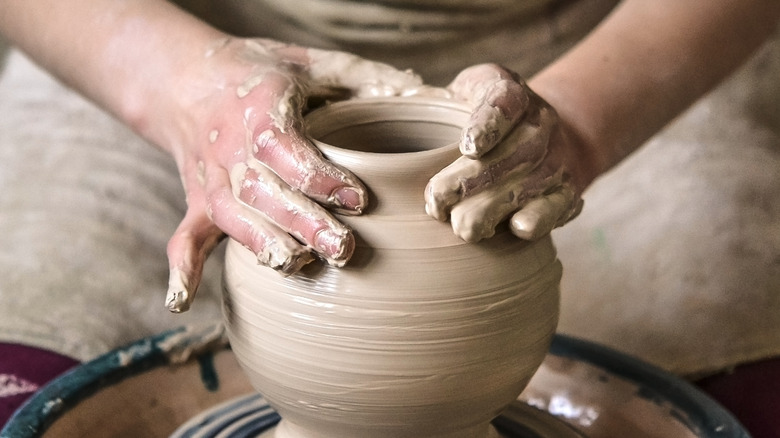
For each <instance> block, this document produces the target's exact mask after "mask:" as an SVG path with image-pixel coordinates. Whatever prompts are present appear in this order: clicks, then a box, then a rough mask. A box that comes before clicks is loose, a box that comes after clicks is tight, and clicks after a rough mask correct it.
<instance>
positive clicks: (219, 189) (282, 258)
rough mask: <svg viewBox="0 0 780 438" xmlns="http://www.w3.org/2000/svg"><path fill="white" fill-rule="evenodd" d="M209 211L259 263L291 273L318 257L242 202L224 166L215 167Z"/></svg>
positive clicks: (210, 181) (210, 180)
mask: <svg viewBox="0 0 780 438" xmlns="http://www.w3.org/2000/svg"><path fill="white" fill-rule="evenodd" d="M206 184H207V186H206V192H207V194H208V206H207V212H208V214H209V216H210V217H211V220H212V221H213V222H214V224H215V225H216V226H218V227H219V228H220V229H221V230H222V231H224V232H225V233H226V234H227V235H229V236H230V237H231V238H233V239H234V240H236V241H238V242H240V243H241V244H242V245H244V246H245V247H247V248H248V249H249V250H250V251H252V252H253V253H254V254H255V255H256V256H257V262H258V263H259V264H261V265H264V266H268V267H270V268H272V269H275V270H277V271H279V272H280V273H282V274H285V275H289V274H292V273H294V272H297V271H298V270H299V269H300V268H301V267H303V266H304V265H306V264H307V263H309V262H311V261H312V260H314V258H313V257H312V255H311V252H310V250H309V249H308V248H306V247H305V246H303V245H302V244H300V243H299V242H298V241H296V240H295V239H294V238H293V237H292V236H290V235H289V234H288V233H286V232H284V231H283V230H281V229H280V228H279V227H277V226H276V225H274V224H273V223H271V222H270V221H269V220H268V219H267V218H266V217H265V216H263V215H262V214H260V213H258V212H256V211H255V210H253V209H252V208H249V207H247V206H246V205H245V204H243V203H241V202H239V201H238V200H237V199H236V198H235V197H234V195H233V189H232V187H231V185H230V179H229V176H228V175H227V173H226V172H225V171H224V170H222V169H212V170H211V171H210V172H209V177H208V178H207V182H206Z"/></svg>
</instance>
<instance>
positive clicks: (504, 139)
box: [425, 64, 582, 242]
mask: <svg viewBox="0 0 780 438" xmlns="http://www.w3.org/2000/svg"><path fill="white" fill-rule="evenodd" d="M448 89H449V90H450V91H451V93H452V94H453V97H454V98H456V99H461V100H464V101H466V102H468V103H469V104H470V105H471V106H472V108H473V112H472V115H471V118H470V120H469V122H468V124H467V126H466V127H465V128H464V129H463V133H462V135H461V140H460V150H461V153H462V156H461V157H460V158H459V159H457V160H456V161H455V162H453V163H452V164H451V165H449V166H448V167H446V168H445V169H443V170H442V171H441V172H439V173H438V174H437V175H435V176H434V177H433V178H431V180H430V182H429V184H428V186H427V187H426V190H425V202H426V205H425V208H426V211H427V212H428V214H429V215H431V216H432V217H434V218H436V219H438V220H441V221H445V220H447V218H448V217H449V219H450V222H451V223H452V228H453V231H454V232H455V234H457V235H458V236H460V237H461V238H462V239H464V240H466V241H468V242H477V241H479V240H481V239H484V238H488V237H491V236H492V235H493V234H494V233H495V229H496V226H497V225H498V224H499V223H501V222H503V221H504V220H505V219H507V218H510V216H511V219H510V221H509V227H510V229H511V231H512V233H514V234H515V235H516V236H517V237H520V238H522V239H527V240H534V239H538V238H539V237H542V236H544V235H546V234H548V233H549V232H550V231H551V230H552V229H553V228H555V227H557V226H560V225H562V224H564V223H566V222H567V221H568V220H570V219H572V218H573V217H574V216H576V215H577V213H578V212H579V210H580V209H581V207H582V201H581V199H580V194H581V189H580V188H578V187H576V186H575V185H574V184H573V183H572V178H571V174H570V171H571V170H572V167H573V164H574V163H572V161H573V160H572V157H571V153H570V152H569V151H568V149H570V148H569V145H568V144H567V136H566V135H565V133H564V132H563V131H562V130H561V129H560V124H559V120H558V116H557V115H556V112H555V111H554V109H553V108H552V107H550V105H548V104H547V103H546V102H545V101H544V100H543V99H542V98H540V97H539V96H537V95H536V94H534V93H533V91H531V90H530V89H529V88H528V86H527V85H526V84H525V83H524V82H523V81H522V80H521V79H520V78H519V77H518V76H517V75H516V74H515V73H514V72H511V71H509V70H507V69H504V68H502V67H500V66H498V65H495V64H482V65H477V66H473V67H470V68H467V69H466V70H464V71H462V72H461V73H460V74H459V75H458V76H457V77H456V78H455V80H454V81H453V82H452V83H451V84H450V85H449V86H448Z"/></svg>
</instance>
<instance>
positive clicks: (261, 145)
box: [252, 128, 368, 214]
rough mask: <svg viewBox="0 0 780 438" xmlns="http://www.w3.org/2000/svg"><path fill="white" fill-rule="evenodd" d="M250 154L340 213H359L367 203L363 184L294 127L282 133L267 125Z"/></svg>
mask: <svg viewBox="0 0 780 438" xmlns="http://www.w3.org/2000/svg"><path fill="white" fill-rule="evenodd" d="M252 154H253V156H254V157H255V158H256V159H257V160H259V161H260V162H261V163H264V164H265V165H266V166H268V167H269V168H271V169H274V171H275V172H276V174H277V175H278V176H279V177H280V178H281V179H282V180H284V181H285V182H286V183H287V184H288V185H289V186H291V187H295V188H296V189H298V190H300V191H301V192H303V193H304V194H305V195H306V196H308V197H310V198H312V199H314V200H315V201H317V202H319V203H321V204H323V205H327V206H329V207H333V208H335V209H337V210H338V211H339V212H341V213H347V214H359V213H361V212H362V211H363V209H364V208H365V207H366V205H367V203H368V195H367V190H366V188H365V186H364V185H363V183H361V182H360V180H359V179H357V177H355V176H354V175H352V174H351V173H350V172H348V171H346V170H344V169H342V168H341V167H338V166H336V165H335V164H333V163H331V162H329V161H328V160H326V159H325V157H323V156H322V154H321V153H320V152H319V150H317V148H315V147H314V145H312V144H311V143H310V142H309V141H308V140H307V139H305V138H303V137H302V136H301V135H300V134H299V132H298V131H297V130H295V131H291V132H288V133H283V132H280V131H279V130H278V129H276V128H269V129H265V130H263V131H261V132H260V133H259V134H258V135H257V137H256V140H255V142H254V147H253V151H252Z"/></svg>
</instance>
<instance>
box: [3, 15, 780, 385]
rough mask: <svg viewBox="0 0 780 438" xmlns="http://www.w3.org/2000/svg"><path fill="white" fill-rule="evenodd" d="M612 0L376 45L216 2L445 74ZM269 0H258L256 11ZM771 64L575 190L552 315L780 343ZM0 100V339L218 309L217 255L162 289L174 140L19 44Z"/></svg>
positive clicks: (138, 326)
mask: <svg viewBox="0 0 780 438" xmlns="http://www.w3.org/2000/svg"><path fill="white" fill-rule="evenodd" d="M195 3H208V2H197V1H195ZM266 3H267V4H266ZM310 3H312V4H314V3H323V4H324V1H322V0H321V1H320V2H316V1H314V0H311V1H310ZM338 3H347V2H346V0H344V1H340V2H338ZM349 3H353V2H349ZM385 3H387V4H390V2H385ZM404 3H410V2H404ZM463 3H464V4H465V3H467V2H463ZM486 3H491V2H486ZM530 3H533V4H541V3H540V2H538V1H533V2H530ZM614 3H615V1H614V0H584V1H580V2H570V1H553V0H551V1H549V2H544V4H543V5H542V6H539V9H536V10H538V11H539V14H538V15H537V17H536V18H533V19H532V18H528V17H527V16H523V18H522V19H519V18H518V22H516V23H515V22H513V21H507V22H503V23H501V25H497V26H494V27H492V28H491V32H488V33H486V32H484V29H475V30H474V34H473V35H469V36H468V37H467V38H463V39H462V40H459V41H458V42H457V43H456V44H451V45H448V46H445V47H443V48H436V49H434V48H433V47H432V45H431V44H427V43H426V42H425V41H417V42H415V44H410V45H409V47H407V48H405V49H404V50H398V49H397V46H396V47H395V48H390V49H386V50H383V49H382V48H380V47H376V46H371V45H360V44H357V43H355V42H350V41H346V39H345V38H342V41H338V39H337V38H334V37H333V36H332V35H331V36H328V34H327V32H325V31H323V30H322V29H320V30H318V31H312V32H308V33H307V32H301V29H300V28H299V27H296V26H295V22H296V20H298V21H300V20H302V19H301V18H296V17H294V16H289V13H288V17H287V19H284V20H282V19H274V18H273V17H275V16H276V17H277V18H278V16H279V14H282V15H283V14H285V10H283V9H284V7H283V5H282V2H281V1H270V0H266V2H264V1H261V0H256V1H255V2H244V1H229V2H225V3H224V8H225V9H230V8H233V9H234V10H238V11H240V12H241V13H242V14H243V15H241V16H240V17H243V19H244V21H241V20H233V21H234V22H233V23H228V20H226V19H224V17H222V18H218V20H217V21H219V22H220V23H221V24H222V25H224V26H227V25H228V24H232V25H235V26H237V27H239V28H242V29H243V30H244V32H245V33H248V32H250V31H254V29H251V28H250V26H248V25H247V23H250V22H252V23H255V24H256V25H258V24H259V25H260V27H261V28H263V29H264V32H265V33H264V34H263V36H268V37H275V38H277V39H280V40H289V41H295V42H299V43H304V44H314V45H318V46H324V47H337V46H338V45H339V44H340V43H343V44H344V45H345V46H346V48H348V49H350V50H354V51H357V52H359V53H360V54H363V55H366V56H370V57H373V58H377V59H380V60H384V61H388V62H391V63H393V64H395V65H397V66H399V67H412V68H415V69H417V70H418V71H419V72H420V73H421V74H422V75H423V76H424V77H425V78H426V79H427V80H429V81H431V82H435V83H445V82H447V81H448V80H450V79H451V78H452V77H453V76H454V75H455V74H456V73H457V71H458V70H459V69H461V68H463V67H466V66H468V65H472V64H475V63H479V62H486V61H496V62H501V63H503V64H506V65H508V66H510V67H513V68H515V69H516V70H518V71H519V72H521V73H522V74H524V75H526V76H528V75H530V74H532V73H533V72H534V71H536V70H538V69H539V68H540V67H541V66H543V65H544V64H545V63H547V62H549V61H551V60H552V59H553V58H554V57H556V56H558V55H559V54H560V53H561V52H562V51H564V50H565V49H566V48H568V47H569V46H571V45H572V44H573V43H574V42H575V41H576V40H577V39H578V38H580V37H581V36H582V35H583V34H584V33H585V32H587V30H588V29H589V28H590V27H591V26H592V25H593V24H595V23H596V22H598V21H599V20H600V19H601V18H603V16H604V14H606V13H607V12H608V11H609V9H610V7H611V6H613V4H614ZM269 4H270V5H272V6H274V7H275V8H276V9H273V10H272V11H271V13H269V14H268V15H263V14H259V13H256V12H253V11H259V10H261V9H260V8H261V7H263V6H267V5H269ZM475 4H476V3H475ZM502 4H505V2H504V3H502ZM253 5H254V8H255V9H252V8H253ZM211 8H213V6H211ZM202 10H205V9H202ZM202 10H201V11H202ZM260 15H263V16H262V17H260ZM264 17H265V18H264ZM518 17H520V15H518ZM252 20H258V21H256V22H255V21H252ZM265 20H270V21H272V22H273V23H272V24H273V25H271V24H268V23H266V21H265ZM265 24H268V26H267V27H266V26H265ZM399 29H403V27H399ZM338 30H339V29H336V31H338ZM418 36H419V35H418ZM451 36H452V35H451ZM423 39H424V38H423ZM779 76H780V40H778V39H776V40H775V41H773V42H772V43H770V44H768V45H767V46H766V47H765V48H764V49H763V51H762V52H761V53H759V54H758V55H757V56H756V57H755V58H754V60H753V61H752V62H751V64H750V65H749V66H747V67H746V68H744V69H742V70H741V71H740V72H739V73H738V74H736V75H735V76H734V77H733V78H732V79H731V80H730V81H729V82H728V83H726V84H724V85H723V86H721V87H720V88H719V89H718V90H717V91H716V92H715V93H713V94H712V95H711V96H709V97H707V98H706V99H704V100H703V101H702V102H700V103H699V104H697V105H696V106H695V107H694V108H692V109H691V110H690V111H689V112H687V113H686V114H685V115H684V116H682V117H681V118H680V119H679V120H678V121H677V122H676V123H675V124H673V125H672V126H671V127H670V128H669V129H667V130H666V131H665V132H663V133H661V134H660V135H658V136H657V137H656V138H654V139H653V140H652V141H651V142H650V143H649V144H648V145H647V146H646V147H645V148H643V149H642V150H641V151H639V152H638V153H636V154H635V155H634V156H633V157H631V158H629V159H628V160H627V161H626V162H625V163H624V164H623V165H621V166H620V167H618V168H617V169H615V171H613V172H611V173H610V174H608V175H605V176H604V177H603V178H601V179H600V180H599V181H598V182H597V183H596V184H594V186H593V187H592V188H591V189H590V190H589V191H588V192H587V193H586V194H585V200H586V208H585V211H584V212H583V213H582V215H581V217H580V218H578V219H577V220H576V221H574V222H573V223H571V224H569V225H568V226H566V227H565V228H563V229H562V230H560V231H556V232H555V234H554V237H555V239H556V241H557V244H558V246H559V253H560V258H561V260H562V261H563V263H564V280H563V290H562V293H563V304H562V306H563V307H562V320H561V326H560V327H561V330H562V331H564V332H567V333H572V334H574V335H577V336H582V337H586V338H588V339H591V340H594V341H596V342H601V343H605V344H607V345H610V346H613V347H616V348H618V349H621V350H624V351H628V352H629V353H632V354H636V355H637V356H639V357H641V358H644V359H646V360H650V361H652V362H654V363H655V364H658V365H660V366H662V367H665V368H667V369H670V370H673V371H675V372H680V373H698V372H706V371H709V370H712V369H720V368H723V367H728V366H730V365H733V364H735V363H738V362H742V361H747V360H753V359H758V358H760V357H764V356H771V355H780V292H779V291H780V262H779V261H780V203H778V202H777V199H779V198H780V172H778V171H777V169H778V168H780V148H779V147H778V145H779V144H780V109H779V108H778V105H779V104H778V102H780V100H778V99H777V97H778V96H780V83H778V82H777V80H776V78H777V77H779ZM0 114H1V115H2V117H0V190H2V192H3V196H2V197H0V235H2V236H3V240H2V243H1V244H0V340H4V341H9V342H20V343H25V344H30V345H36V346H40V347H44V348H47V349H51V350H53V351H56V352H59V353H62V354H65V355H68V356H71V357H74V358H78V359H81V360H86V359H89V358H92V357H94V356H95V355H97V354H99V353H102V352H104V351H106V350H107V349H110V348H113V347H116V346H117V345H118V344H121V343H125V342H127V341H129V340H131V339H134V338H137V337H141V336H145V335H149V334H151V333H155V332H159V331H162V330H163V329H165V328H168V327H171V326H175V325H181V324H185V323H188V322H191V321H213V320H215V319H217V318H219V310H218V308H219V305H218V294H217V293H216V292H215V291H216V290H217V287H216V286H217V284H218V282H219V278H218V277H219V275H218V273H217V272H216V271H217V270H218V263H212V266H211V270H210V271H207V273H206V277H205V283H204V285H203V286H202V289H201V291H200V292H199V296H198V298H197V299H196V301H195V304H194V306H193V310H191V311H190V312H189V313H186V314H183V315H171V314H169V313H167V311H166V310H165V309H164V307H163V305H162V302H163V299H164V292H165V289H166V276H167V261H166V259H165V245H166V241H167V239H168V237H169V236H170V234H171V233H172V231H173V230H174V228H175V227H176V225H177V223H178V220H179V219H180V217H181V215H182V214H183V211H184V205H183V194H182V191H181V188H180V183H179V179H178V176H177V175H176V171H175V166H173V164H172V161H171V160H170V159H169V158H167V157H166V156H164V154H162V153H160V152H159V151H157V150H156V149H154V148H152V147H151V146H149V145H147V144H146V143H145V142H143V141H142V140H139V139H138V138H137V137H136V136H134V135H133V134H132V133H130V132H129V131H128V130H127V129H126V128H123V127H122V126H120V125H119V124H118V123H117V122H115V121H114V120H112V119H111V118H109V117H108V116H106V115H104V114H103V113H101V112H100V111H99V110H98V109H96V108H95V107H94V106H92V105H91V104H89V103H87V102H85V101H84V100H83V99H81V98H80V97H78V96H77V95H75V94H74V93H72V92H69V91H68V90H66V89H64V88H63V87H61V86H60V85H58V84H57V83H56V82H55V81H53V80H52V79H51V78H50V77H49V76H48V75H46V74H45V73H43V72H41V71H40V70H39V69H37V68H35V67H34V66H32V65H31V64H30V63H29V62H28V61H27V60H26V59H25V58H24V57H23V56H22V55H21V54H19V53H18V52H16V51H13V50H11V51H10V55H8V56H7V57H6V58H5V65H4V68H3V70H2V76H0Z"/></svg>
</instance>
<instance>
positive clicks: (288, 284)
mask: <svg viewBox="0 0 780 438" xmlns="http://www.w3.org/2000/svg"><path fill="white" fill-rule="evenodd" d="M468 117H469V110H468V108H464V107H462V106H460V104H458V103H455V102H451V101H442V100H431V99H423V98H404V99H402V100H398V99H390V100H387V99H382V100H379V99H377V100H358V101H348V102H343V103H338V104H333V105H331V106H329V107H326V108H324V109H321V110H318V111H315V112H313V113H312V114H310V115H309V116H307V126H308V132H309V134H310V135H311V136H312V138H314V139H319V142H317V144H318V147H320V148H321V150H322V151H323V153H324V154H325V155H326V156H327V157H328V158H329V159H331V160H332V161H334V162H336V163H338V164H341V165H343V166H345V167H347V168H349V169H350V170H352V171H353V172H354V173H355V174H356V175H357V176H358V177H359V178H361V179H362V181H363V182H364V183H365V184H366V185H367V187H369V189H370V191H371V195H372V198H371V205H370V208H369V209H368V211H367V212H366V214H364V215H363V216H357V217H341V218H340V219H342V220H343V221H344V222H345V223H347V224H348V225H350V226H351V227H352V228H353V229H354V231H355V234H356V237H357V242H358V243H357V248H356V251H355V254H354V257H353V259H352V260H351V261H350V262H349V263H348V264H347V265H346V267H344V268H334V267H330V266H325V265H324V264H319V263H313V264H311V265H309V266H307V267H306V268H305V269H304V271H303V272H301V273H299V274H296V275H293V276H290V277H284V276H281V275H279V274H278V273H277V272H275V271H273V270H271V269H268V268H264V267H260V266H257V262H256V259H255V256H254V255H253V254H252V253H251V252H250V251H248V250H247V249H245V248H244V247H242V246H241V245H240V244H238V243H236V242H230V243H229V244H228V247H227V254H226V267H225V276H224V286H225V292H224V295H225V318H226V325H227V328H228V332H229V336H230V341H231V345H232V348H233V350H234V352H235V354H236V356H237V358H238V360H239V362H240V363H241V364H242V366H243V368H244V370H245V372H246V373H247V375H248V376H249V378H250V380H251V381H252V383H253V385H254V386H255V388H257V390H258V391H260V393H262V394H263V395H264V396H265V397H266V399H267V400H268V401H269V403H270V404H271V405H272V406H273V407H274V408H276V409H277V410H278V411H279V413H280V414H281V415H282V418H283V420H282V422H281V423H280V425H279V426H278V427H277V428H276V431H275V436H276V437H277V438H281V437H297V438H304V437H306V438H309V437H320V438H322V437H327V438H329V437H333V438H336V437H338V438H358V437H360V438H365V437H393V438H399V437H470V438H476V437H480V438H484V437H487V436H493V435H495V431H493V430H492V427H491V426H490V424H489V422H490V421H491V419H493V418H494V417H495V416H497V415H498V414H499V413H500V412H501V411H502V409H504V408H505V407H506V406H507V405H509V404H510V403H511V402H512V401H514V400H515V399H516V398H517V396H518V395H519V394H520V392H521V391H522V390H523V388H524V387H525V385H526V384H527V383H528V380H529V379H530V378H531V376H532V375H533V373H534V371H535V370H536V368H537V367H538V366H539V365H540V364H541V362H542V359H543V358H544V356H545V353H546V352H547V350H548V346H549V343H550V341H551V339H552V335H553V332H554V330H555V327H556V324H557V316H558V284H559V280H560V275H561V266H560V263H559V262H558V260H557V259H556V254H555V249H554V247H553V244H552V242H551V240H550V239H549V238H543V239H541V240H539V241H537V242H534V243H527V242H523V241H521V240H519V239H517V238H515V237H513V236H512V235H511V234H509V232H508V231H505V230H503V231H499V232H498V233H497V235H496V236H495V237H494V238H492V239H489V240H488V241H483V242H481V243H478V244H467V243H465V242H463V241H462V240H460V239H458V238H457V237H455V236H454V235H453V233H452V230H451V229H450V227H449V224H447V223H440V222H436V221H435V220H433V219H431V218H429V217H428V216H427V215H426V214H425V212H424V201H423V189H424V187H425V185H426V183H427V181H428V179H429V178H430V177H431V176H432V175H434V174H435V173H436V172H437V171H438V170H439V169H441V168H442V167H444V166H445V165H447V164H448V163H450V162H451V161H452V160H454V159H455V158H456V157H457V156H458V153H459V152H458V149H457V145H456V144H455V141H456V140H457V138H458V136H459V132H460V127H461V126H462V125H463V124H464V123H465V122H466V120H467V119H468ZM333 145H338V147H336V146H333Z"/></svg>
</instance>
